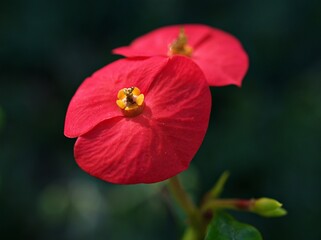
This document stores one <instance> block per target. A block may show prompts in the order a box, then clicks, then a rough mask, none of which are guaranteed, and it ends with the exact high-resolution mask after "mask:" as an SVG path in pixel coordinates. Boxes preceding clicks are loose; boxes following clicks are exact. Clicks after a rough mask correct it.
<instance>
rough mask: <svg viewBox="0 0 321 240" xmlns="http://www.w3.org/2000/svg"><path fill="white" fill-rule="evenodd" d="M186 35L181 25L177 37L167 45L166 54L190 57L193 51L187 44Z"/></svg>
mask: <svg viewBox="0 0 321 240" xmlns="http://www.w3.org/2000/svg"><path fill="white" fill-rule="evenodd" d="M187 40H188V39H187V36H186V34H185V31H184V28H183V27H181V28H180V31H179V34H178V37H177V38H176V39H175V40H174V41H173V42H172V43H171V44H170V45H169V51H168V55H169V56H173V55H176V54H180V55H184V56H187V57H191V56H192V53H193V48H192V47H191V46H190V45H188V41H187Z"/></svg>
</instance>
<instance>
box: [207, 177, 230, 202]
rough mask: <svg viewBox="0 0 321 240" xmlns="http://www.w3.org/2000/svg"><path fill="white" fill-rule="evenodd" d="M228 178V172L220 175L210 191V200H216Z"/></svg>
mask: <svg viewBox="0 0 321 240" xmlns="http://www.w3.org/2000/svg"><path fill="white" fill-rule="evenodd" d="M229 176H230V173H229V172H228V171H225V172H223V173H222V175H221V176H220V178H219V179H218V180H217V182H216V184H215V186H214V187H213V188H212V189H211V191H210V197H211V198H218V197H219V196H220V195H221V193H222V191H223V188H224V185H225V183H226V181H227V179H228V178H229Z"/></svg>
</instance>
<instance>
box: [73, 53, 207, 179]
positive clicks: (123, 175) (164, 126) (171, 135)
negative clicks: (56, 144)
mask: <svg viewBox="0 0 321 240" xmlns="http://www.w3.org/2000/svg"><path fill="white" fill-rule="evenodd" d="M129 77H131V76H129ZM132 77H133V80H132V81H133V82H134V81H139V79H137V78H136V77H135V76H132ZM144 94H145V103H146V106H145V109H144V111H143V113H142V114H140V115H138V116H136V117H134V118H124V117H115V118H112V119H108V120H106V121H103V122H101V123H100V124H99V125H98V126H96V127H95V128H94V129H92V130H91V131H90V132H88V133H87V134H85V135H83V136H81V137H79V138H78V140H77V142H76V144H75V149H74V150H75V158H76V161H77V163H78V165H79V166H80V167H81V168H82V169H83V170H84V171H86V172H88V173H89V174H91V175H93V176H96V177H98V178H100V179H102V180H104V181H107V182H112V183H118V184H136V183H154V182H159V181H163V180H165V179H168V178H170V177H172V176H174V175H176V174H178V173H180V172H182V171H183V170H185V169H187V168H188V166H189V163H190V161H191V160H192V158H193V157H194V156H195V154H196V152H197V151H198V149H199V147H200V145H201V143H202V141H203V139H204V136H205V133H206V130H207V127H208V121H209V116H210V109H211V95H210V91H209V88H208V86H207V83H206V80H205V77H204V75H203V73H202V72H201V70H200V69H199V68H198V67H197V65H196V64H194V63H193V62H192V61H190V60H189V59H187V58H185V57H180V56H177V57H173V58H170V59H169V60H168V63H167V65H166V66H165V67H164V68H163V70H162V71H161V72H159V74H157V75H156V76H155V77H154V81H153V82H152V83H151V84H150V86H149V89H148V90H146V92H145V93H144Z"/></svg>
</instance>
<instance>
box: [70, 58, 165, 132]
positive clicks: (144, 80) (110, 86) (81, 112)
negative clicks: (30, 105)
mask: <svg viewBox="0 0 321 240" xmlns="http://www.w3.org/2000/svg"><path fill="white" fill-rule="evenodd" d="M166 63H167V59H165V58H158V57H156V58H150V59H122V60H118V61H116V62H114V63H112V64H110V65H107V66H105V67H104V68H102V69H100V70H98V71H97V72H96V73H94V74H93V75H92V76H91V77H89V78H87V79H86V80H85V81H84V82H83V83H82V84H81V86H80V87H79V88H78V90H77V92H76V93H75V95H74V97H73V98H72V100H71V102H70V104H69V107H68V110H67V114H66V119H65V129H64V134H65V136H67V137H78V136H80V135H82V134H85V133H86V132H88V131H90V130H91V129H92V128H94V127H95V126H96V125H97V124H99V123H100V122H102V121H104V120H106V119H111V118H114V117H118V116H122V113H121V111H119V107H118V106H117V104H116V100H117V93H118V91H119V90H120V89H122V88H124V87H131V86H133V85H134V84H139V85H138V86H136V87H138V88H140V90H142V91H145V89H148V86H149V84H150V83H151V81H152V79H154V77H155V75H156V74H157V73H158V72H159V71H160V70H161V69H162V67H163V66H164V65H165V64H166ZM133 80H135V81H133Z"/></svg>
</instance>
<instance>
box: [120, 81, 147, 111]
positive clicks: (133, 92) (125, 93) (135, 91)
mask: <svg viewBox="0 0 321 240" xmlns="http://www.w3.org/2000/svg"><path fill="white" fill-rule="evenodd" d="M117 98H118V99H117V100H116V104H117V106H118V107H119V108H120V109H121V110H122V112H123V114H124V115H125V116H126V117H135V116H137V115H139V114H140V113H141V112H142V111H143V108H144V94H141V93H140V90H139V88H137V87H129V88H123V89H121V90H119V92H118V94H117Z"/></svg>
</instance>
